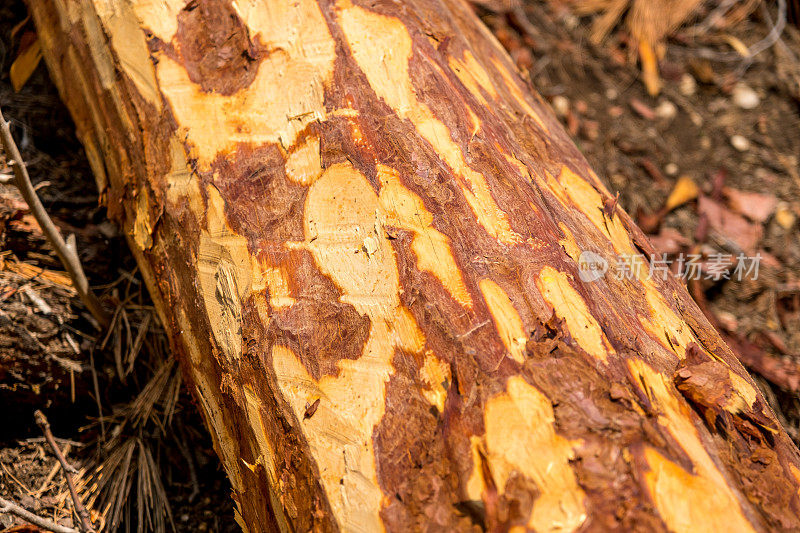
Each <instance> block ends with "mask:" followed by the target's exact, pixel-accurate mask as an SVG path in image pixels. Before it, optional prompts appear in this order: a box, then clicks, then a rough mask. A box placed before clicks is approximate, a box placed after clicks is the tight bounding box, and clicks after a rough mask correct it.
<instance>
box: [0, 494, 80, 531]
mask: <svg viewBox="0 0 800 533" xmlns="http://www.w3.org/2000/svg"><path fill="white" fill-rule="evenodd" d="M2 513H8V514H13V515H15V516H18V517H20V518H22V519H23V520H25V521H26V522H30V523H31V524H33V525H34V526H38V527H40V528H42V529H46V530H47V531H53V532H54V533H80V532H79V531H78V530H77V529H73V528H71V527H66V526H61V525H58V524H56V523H55V522H51V521H50V520H48V519H47V518H43V517H41V516H39V515H36V514H33V513H32V512H30V511H28V510H27V509H25V508H23V507H20V506H19V505H17V504H16V503H14V502H12V501H9V500H6V499H5V498H0V514H2Z"/></svg>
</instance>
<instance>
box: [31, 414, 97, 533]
mask: <svg viewBox="0 0 800 533" xmlns="http://www.w3.org/2000/svg"><path fill="white" fill-rule="evenodd" d="M33 416H34V418H35V419H36V423H37V424H38V425H39V427H40V428H42V432H43V433H44V438H45V439H46V440H47V444H49V445H50V448H52V449H53V454H55V456H56V459H58V462H59V463H61V469H62V470H63V471H64V478H65V479H66V480H67V486H68V487H69V493H70V496H72V503H73V505H74V507H75V514H77V515H78V525H79V529H80V531H81V532H82V533H94V527H92V521H91V520H90V519H89V511H87V510H86V507H84V506H83V502H82V501H81V499H80V497H79V496H78V491H77V490H75V483H74V482H73V481H72V474H76V473H77V471H76V470H75V469H74V468H73V467H72V466H70V464H69V463H67V460H66V459H65V458H64V454H62V453H61V448H59V447H58V444H57V443H56V439H55V438H54V437H53V432H52V431H50V422H48V421H47V417H45V416H44V413H43V412H41V411H39V410H38V409H37V410H36V412H35V413H34V414H33Z"/></svg>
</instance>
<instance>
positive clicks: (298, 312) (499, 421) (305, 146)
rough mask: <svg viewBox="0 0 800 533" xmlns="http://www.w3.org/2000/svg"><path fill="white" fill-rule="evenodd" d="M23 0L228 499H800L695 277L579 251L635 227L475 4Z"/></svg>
mask: <svg viewBox="0 0 800 533" xmlns="http://www.w3.org/2000/svg"><path fill="white" fill-rule="evenodd" d="M29 7H30V9H31V12H32V14H33V17H34V19H35V21H36V24H37V26H38V28H39V33H40V39H41V42H42V47H43V52H44V55H45V59H46V61H47V63H48V65H49V67H50V70H51V73H52V76H53V79H54V80H55V82H56V84H57V85H58V87H59V90H60V92H61V94H62V96H63V98H64V100H65V102H66V103H67V105H68V107H69V108H70V111H71V112H72V115H73V117H74V118H75V122H76V124H77V127H78V131H79V135H80V136H81V139H82V141H83V143H84V145H85V146H86V151H87V154H88V156H89V159H90V161H91V163H92V167H93V170H94V172H95V176H96V178H97V183H98V186H99V187H100V190H101V192H102V195H103V199H104V202H105V204H106V206H107V207H108V212H109V215H110V216H111V217H112V218H113V219H115V220H117V221H118V222H119V223H120V224H122V225H123V227H124V228H125V230H126V232H127V234H128V235H129V241H130V244H131V248H132V249H133V251H134V254H135V255H136V258H137V260H138V262H139V265H140V267H141V269H142V272H143V274H144V276H145V279H146V281H147V283H148V287H149V289H150V291H151V294H152V296H153V298H154V300H155V301H156V304H157V308H158V310H159V313H160V317H161V320H162V321H163V323H164V324H165V326H166V328H167V330H168V331H169V332H170V334H171V336H172V338H173V341H174V346H175V348H176V354H177V357H178V358H179V359H180V361H181V363H182V366H183V370H184V374H185V375H186V377H187V380H188V382H189V383H190V384H191V388H192V390H193V392H194V394H195V397H196V398H197V401H198V404H199V407H200V409H201V411H202V413H203V415H204V418H205V421H206V424H207V425H208V427H209V430H210V431H211V434H212V435H213V437H214V441H215V447H216V449H217V452H218V453H219V455H220V458H221V460H222V462H223V464H224V466H225V468H226V471H227V473H228V476H229V478H230V480H231V483H232V486H233V497H234V499H235V500H236V505H237V519H238V520H239V523H240V524H241V525H242V527H243V529H244V530H245V531H251V532H255V531H273V530H281V531H307V530H315V531H338V530H341V531H370V532H371V531H381V530H386V531H417V530H426V531H427V530H442V531H453V530H459V531H470V530H489V531H512V530H513V531H524V530H535V531H563V532H568V531H578V530H613V529H616V530H626V531H628V530H643V531H653V530H672V531H715V530H731V531H766V530H787V531H788V530H797V529H798V528H800V519H798V515H800V493H798V490H799V487H800V458H799V457H798V451H797V449H796V448H795V447H794V446H793V444H792V443H791V441H790V440H789V438H788V437H787V435H786V434H785V432H784V431H783V430H782V429H781V428H780V426H779V425H778V423H777V421H776V419H775V417H774V415H773V413H772V412H771V411H770V409H769V408H768V407H767V405H766V403H765V400H764V398H763V396H762V395H761V394H760V392H759V391H758V390H757V389H756V387H755V385H754V382H753V381H752V379H751V378H750V377H749V376H748V375H747V373H746V372H745V371H744V370H743V368H742V366H741V365H740V364H739V363H738V362H737V360H736V358H735V356H734V355H733V354H732V353H731V351H730V349H729V348H728V347H727V346H726V345H725V344H724V343H723V342H722V341H721V339H720V337H719V335H718V334H717V333H716V332H715V331H714V330H713V328H712V327H711V326H710V325H709V323H708V322H707V321H706V320H705V318H704V317H703V315H702V313H701V312H700V311H699V310H698V308H697V307H696V306H695V304H694V303H693V302H692V301H691V299H690V298H689V296H688V294H687V293H686V290H685V289H684V288H683V287H682V286H681V285H680V284H679V283H678V282H676V281H675V280H673V279H669V280H660V279H657V278H653V279H648V278H647V276H646V275H642V276H639V277H638V278H635V279H616V278H615V277H614V276H606V277H605V278H602V279H600V280H598V281H596V282H593V283H584V282H581V281H580V278H579V276H578V273H579V270H578V268H579V267H578V259H579V255H580V253H581V251H584V250H588V251H592V252H594V253H596V254H598V255H599V256H602V257H603V258H606V259H607V260H608V261H609V262H610V263H611V264H612V266H615V263H616V262H617V260H618V259H617V257H618V255H619V254H647V253H649V252H650V251H651V250H650V247H649V245H648V243H647V241H646V239H645V238H644V236H643V235H642V233H641V231H640V230H639V229H638V228H636V226H635V225H634V224H633V223H632V222H631V219H630V218H629V217H628V216H627V215H626V214H625V213H624V212H622V211H621V210H619V209H617V210H616V211H615V212H613V211H614V210H612V213H610V214H609V213H608V212H607V211H606V210H604V209H603V207H604V205H605V204H604V202H605V203H608V202H610V201H611V196H610V195H609V193H608V191H607V190H606V189H605V187H604V186H603V184H602V183H601V181H600V180H599V179H598V177H597V176H596V175H595V174H594V173H593V172H592V170H591V169H590V168H589V167H588V165H587V164H586V161H585V160H584V158H583V157H582V156H581V155H580V153H579V152H578V150H577V148H576V147H575V146H574V144H573V143H572V141H571V140H570V139H569V138H568V137H567V135H566V134H565V132H564V131H563V130H562V128H561V127H560V126H559V124H558V122H557V121H556V120H555V118H554V117H553V116H552V113H551V112H550V111H549V109H548V108H547V106H546V104H544V103H543V101H542V100H541V98H539V97H538V95H536V94H535V92H534V91H533V90H532V89H531V88H530V87H528V86H527V85H526V83H524V82H523V81H522V79H521V78H520V77H519V75H518V74H517V73H516V71H515V70H514V67H513V66H512V63H511V61H510V59H509V58H508V56H507V55H506V54H505V52H504V51H503V50H502V49H501V47H500V46H499V44H498V43H497V42H496V41H495V39H494V38H493V37H492V36H491V34H490V33H489V32H488V30H487V29H486V28H485V27H484V26H483V25H482V24H481V23H480V22H479V21H478V19H477V18H476V17H475V15H474V14H473V13H472V12H471V10H470V8H469V7H468V6H467V5H466V4H464V3H462V2H461V1H460V0H405V1H390V0H380V1H365V0H364V1H362V0H338V1H335V0H294V1H288V0H285V1H281V0H236V1H235V2H233V1H230V0H190V1H189V2H186V1H185V0H35V1H34V0H31V1H30V2H29ZM643 260H645V261H646V259H643ZM645 264H646V263H645ZM645 273H646V269H645Z"/></svg>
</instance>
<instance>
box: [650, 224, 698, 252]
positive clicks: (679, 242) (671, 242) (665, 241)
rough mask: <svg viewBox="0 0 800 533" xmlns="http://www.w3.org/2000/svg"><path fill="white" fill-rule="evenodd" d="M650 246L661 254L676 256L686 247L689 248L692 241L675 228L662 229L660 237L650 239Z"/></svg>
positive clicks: (659, 233) (655, 236)
mask: <svg viewBox="0 0 800 533" xmlns="http://www.w3.org/2000/svg"><path fill="white" fill-rule="evenodd" d="M648 239H650V244H652V245H653V248H655V249H656V252H658V253H661V254H674V253H678V252H680V251H681V249H682V248H683V247H684V246H689V245H690V244H691V241H690V240H689V239H687V238H686V237H684V236H683V234H682V233H681V232H679V231H678V230H676V229H674V228H661V231H659V232H658V235H652V236H650V237H648Z"/></svg>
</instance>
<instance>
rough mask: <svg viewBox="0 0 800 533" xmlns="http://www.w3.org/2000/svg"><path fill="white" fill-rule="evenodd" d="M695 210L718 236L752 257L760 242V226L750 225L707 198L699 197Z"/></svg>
mask: <svg viewBox="0 0 800 533" xmlns="http://www.w3.org/2000/svg"><path fill="white" fill-rule="evenodd" d="M697 209H698V211H699V212H700V214H701V215H705V217H706V220H708V225H709V227H710V228H711V229H712V230H713V231H714V232H716V233H717V234H719V235H720V236H722V237H724V238H725V239H728V240H729V241H731V242H733V243H734V244H736V245H737V246H738V247H739V248H740V249H741V250H742V251H743V252H744V253H746V254H750V255H752V254H753V253H755V251H756V248H757V247H758V244H759V243H760V242H761V236H762V229H761V226H760V225H756V224H751V223H750V222H748V221H747V219H745V218H744V217H742V216H740V215H737V214H736V213H734V212H732V211H730V210H729V209H727V208H726V207H725V206H723V205H722V204H720V203H718V202H715V201H714V200H712V199H711V198H708V197H707V196H700V198H699V199H698V202H697Z"/></svg>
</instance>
